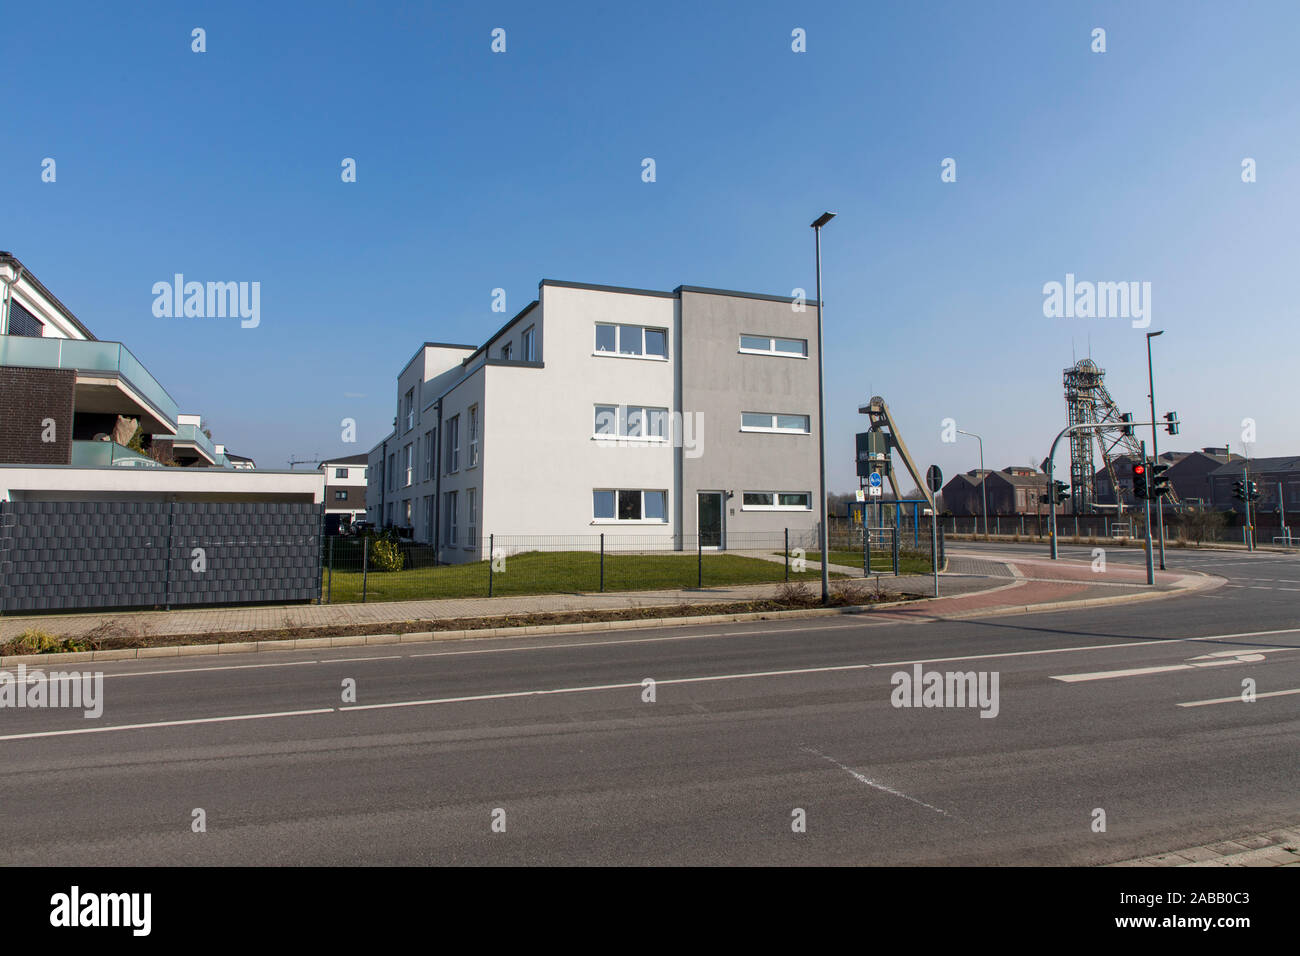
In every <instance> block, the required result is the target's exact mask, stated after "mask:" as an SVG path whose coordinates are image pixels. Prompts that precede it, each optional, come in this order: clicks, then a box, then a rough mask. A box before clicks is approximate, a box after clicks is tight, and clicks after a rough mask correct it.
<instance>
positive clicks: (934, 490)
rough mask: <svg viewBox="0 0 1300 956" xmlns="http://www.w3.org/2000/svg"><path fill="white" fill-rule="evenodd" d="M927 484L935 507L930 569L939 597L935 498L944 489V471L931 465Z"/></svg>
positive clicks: (932, 519) (937, 525) (932, 509)
mask: <svg viewBox="0 0 1300 956" xmlns="http://www.w3.org/2000/svg"><path fill="white" fill-rule="evenodd" d="M925 483H926V485H927V486H929V488H930V496H931V498H932V499H933V507H932V508H931V509H930V569H931V571H932V572H933V574H934V596H935V597H938V596H939V499H937V498H934V496H935V495H937V494H938V493H939V489H940V488H942V487H943V471H942V470H940V468H939V466H938V465H931V466H930V467H929V468H928V469H927V470H926V472H925Z"/></svg>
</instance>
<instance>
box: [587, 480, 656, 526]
mask: <svg viewBox="0 0 1300 956" xmlns="http://www.w3.org/2000/svg"><path fill="white" fill-rule="evenodd" d="M591 497H592V517H593V518H594V519H595V520H596V521H638V522H642V523H651V524H663V523H665V522H666V521H667V520H668V517H667V515H668V508H667V503H668V492H666V491H641V490H632V489H603V488H597V489H595V490H594V491H593V492H592V493H591Z"/></svg>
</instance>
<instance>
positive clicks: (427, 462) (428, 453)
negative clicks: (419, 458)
mask: <svg viewBox="0 0 1300 956" xmlns="http://www.w3.org/2000/svg"><path fill="white" fill-rule="evenodd" d="M432 477H433V432H432V431H427V432H425V433H424V480H425V481H428V480H429V479H430V478H432Z"/></svg>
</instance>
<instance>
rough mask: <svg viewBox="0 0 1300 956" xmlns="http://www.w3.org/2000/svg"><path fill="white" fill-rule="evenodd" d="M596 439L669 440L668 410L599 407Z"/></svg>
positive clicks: (649, 406)
mask: <svg viewBox="0 0 1300 956" xmlns="http://www.w3.org/2000/svg"><path fill="white" fill-rule="evenodd" d="M592 435H593V437H595V438H641V439H644V440H645V441H667V440H668V409H666V408H660V407H657V406H654V405H597V406H596V415H595V430H594V431H593V432H592Z"/></svg>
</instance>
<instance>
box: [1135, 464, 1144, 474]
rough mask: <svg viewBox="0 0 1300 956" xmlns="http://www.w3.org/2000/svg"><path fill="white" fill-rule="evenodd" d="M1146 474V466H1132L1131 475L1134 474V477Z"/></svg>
mask: <svg viewBox="0 0 1300 956" xmlns="http://www.w3.org/2000/svg"><path fill="white" fill-rule="evenodd" d="M1146 473H1147V466H1146V465H1134V466H1133V474H1135V475H1145V474H1146Z"/></svg>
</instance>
